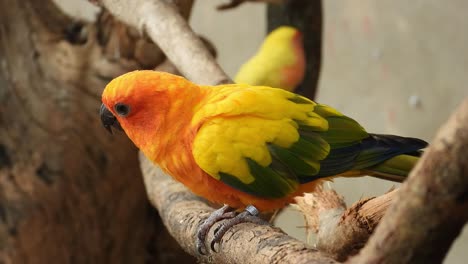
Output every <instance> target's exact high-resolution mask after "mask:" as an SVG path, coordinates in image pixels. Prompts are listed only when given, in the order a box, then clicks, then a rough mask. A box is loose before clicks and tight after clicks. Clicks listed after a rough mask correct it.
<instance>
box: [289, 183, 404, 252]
mask: <svg viewBox="0 0 468 264" xmlns="http://www.w3.org/2000/svg"><path fill="white" fill-rule="evenodd" d="M396 193H397V190H393V191H390V192H388V193H386V194H384V195H382V196H379V197H373V198H367V199H362V200H360V201H358V202H357V203H355V204H354V205H353V206H351V207H350V208H348V209H346V205H345V203H344V201H343V197H342V196H340V195H338V194H337V193H336V192H335V191H334V190H324V189H323V188H322V187H319V188H317V190H316V191H315V192H313V193H306V194H305V195H304V196H301V197H296V198H295V201H296V203H297V205H296V207H298V208H299V210H300V211H301V212H302V213H303V214H304V217H305V220H306V225H307V227H308V228H310V229H312V230H313V231H314V232H315V233H317V242H316V248H317V249H318V250H320V251H323V252H325V253H327V254H329V255H330V256H332V257H333V258H334V259H336V260H338V261H344V260H346V259H347V258H348V257H349V256H353V255H355V254H357V253H358V252H359V250H360V249H361V248H362V247H363V246H364V245H365V243H366V242H367V240H368V239H369V237H370V236H371V234H372V233H373V231H374V229H375V228H376V227H377V224H378V223H379V222H380V219H382V217H383V216H384V214H385V212H386V210H387V208H388V207H389V206H390V204H391V201H392V199H393V198H394V197H395V195H396Z"/></svg>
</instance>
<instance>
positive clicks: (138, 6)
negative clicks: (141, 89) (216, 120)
mask: <svg viewBox="0 0 468 264" xmlns="http://www.w3.org/2000/svg"><path fill="white" fill-rule="evenodd" d="M101 2H102V4H103V5H104V7H105V8H107V9H108V10H109V11H110V12H111V13H112V14H113V15H115V16H117V17H118V18H119V19H121V20H122V21H124V22H125V23H127V24H129V25H131V26H133V27H136V28H137V29H139V30H140V32H143V33H146V34H147V35H148V36H149V37H150V38H151V39H152V40H153V41H154V42H155V43H156V44H158V46H159V47H160V48H161V50H162V51H163V52H164V53H165V54H166V56H167V58H168V59H169V60H170V61H171V62H172V63H173V64H174V65H175V66H176V67H177V69H178V70H179V71H180V72H181V73H182V74H183V75H184V76H186V77H187V78H188V79H190V80H192V81H194V82H196V83H200V84H221V83H230V82H232V81H231V79H230V78H229V77H228V76H227V74H226V73H225V72H224V71H223V70H222V69H221V67H220V66H219V65H218V63H217V62H216V61H215V59H214V58H213V56H212V55H211V54H210V52H209V51H208V49H207V48H206V47H205V45H204V44H203V42H202V41H201V40H200V38H199V37H198V36H197V35H196V34H195V33H194V32H193V31H192V30H191V29H190V26H189V25H188V23H187V21H186V20H185V19H184V18H183V17H182V16H181V15H180V14H179V12H178V11H177V8H176V6H175V5H174V4H172V3H169V2H166V1H163V0H151V1H149V0H102V1H101Z"/></svg>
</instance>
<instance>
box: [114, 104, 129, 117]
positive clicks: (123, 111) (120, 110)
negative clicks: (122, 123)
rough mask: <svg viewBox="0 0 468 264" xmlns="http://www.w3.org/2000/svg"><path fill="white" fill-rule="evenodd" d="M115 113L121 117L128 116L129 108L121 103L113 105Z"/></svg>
mask: <svg viewBox="0 0 468 264" xmlns="http://www.w3.org/2000/svg"><path fill="white" fill-rule="evenodd" d="M114 110H115V112H116V113H117V114H118V115H119V116H122V117H126V116H128V114H130V106H129V105H126V104H123V103H116V104H115V105H114Z"/></svg>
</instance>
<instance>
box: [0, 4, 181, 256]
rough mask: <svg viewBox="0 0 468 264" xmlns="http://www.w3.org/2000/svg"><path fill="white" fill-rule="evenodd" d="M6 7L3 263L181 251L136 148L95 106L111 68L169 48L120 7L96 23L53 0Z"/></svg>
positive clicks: (156, 56)
mask: <svg viewBox="0 0 468 264" xmlns="http://www.w3.org/2000/svg"><path fill="white" fill-rule="evenodd" d="M0 8H1V10H2V11H0V12H1V15H0V36H1V41H0V58H1V63H0V66H1V71H0V101H1V106H0V262H1V263H50V262H51V261H53V262H56V263H130V262H131V263H143V262H145V261H155V262H158V263H167V261H168V260H169V261H171V260H172V261H175V260H177V259H180V258H179V257H178V256H172V255H170V253H165V251H167V248H166V249H165V248H161V246H160V243H159V241H160V240H162V239H166V241H164V243H167V244H171V242H170V241H167V238H168V236H167V235H164V234H163V233H162V232H163V228H162V226H161V225H159V226H158V223H157V222H156V221H157V218H156V214H155V213H154V212H152V209H151V206H150V205H149V203H148V202H147V199H146V197H145V192H144V185H143V182H142V180H141V177H140V175H141V173H140V171H139V166H138V160H137V157H136V153H137V152H136V149H135V148H134V147H133V146H132V144H131V143H130V142H129V140H127V139H126V138H125V137H109V135H107V133H106V132H105V131H104V130H103V129H102V127H101V124H100V121H99V118H98V115H97V113H98V109H99V105H100V93H101V91H102V89H103V87H104V86H105V84H106V83H107V82H108V81H109V80H110V79H112V78H113V77H115V76H117V75H119V74H122V73H124V72H127V71H130V70H133V69H137V68H144V67H154V66H155V65H157V64H158V63H159V62H160V61H161V60H162V59H163V58H164V56H162V54H161V52H160V51H159V50H158V49H157V48H155V45H154V44H151V42H148V41H145V40H142V39H141V38H138V37H137V36H135V35H133V34H132V33H131V32H132V30H129V29H128V28H127V27H126V26H124V25H122V24H119V23H117V22H115V21H114V20H113V19H112V18H111V17H106V16H102V17H101V19H100V20H99V21H98V22H97V23H96V24H92V25H91V24H90V25H87V24H84V23H81V22H79V21H75V20H72V19H71V18H69V17H67V16H66V15H64V14H63V13H62V12H61V11H60V10H58V9H57V7H56V6H55V5H54V4H53V3H52V1H33V0H30V1H7V0H0ZM117 44H118V45H117ZM140 45H141V46H145V47H144V48H143V49H139V48H138V47H141V46H140ZM138 50H139V51H140V52H139V51H138ZM141 51H144V52H143V53H144V54H143V53H142V52H141ZM138 54H141V55H142V57H139V55H138ZM138 58H141V59H144V61H142V60H140V59H138ZM148 58H152V59H148ZM151 240H154V241H151ZM150 243H152V244H151V248H148V245H149V244H150ZM172 245H175V244H174V243H172ZM175 247H177V245H175ZM157 250H163V251H161V252H157ZM148 251H149V252H148ZM151 254H153V255H152V256H151ZM163 258H166V260H165V261H164V260H163Z"/></svg>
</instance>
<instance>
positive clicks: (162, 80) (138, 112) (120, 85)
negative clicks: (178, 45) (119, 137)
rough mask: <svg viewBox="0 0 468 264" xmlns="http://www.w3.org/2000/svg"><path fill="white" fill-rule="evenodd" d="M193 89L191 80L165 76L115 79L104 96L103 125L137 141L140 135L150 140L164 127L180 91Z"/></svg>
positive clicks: (133, 75) (135, 75)
mask: <svg viewBox="0 0 468 264" xmlns="http://www.w3.org/2000/svg"><path fill="white" fill-rule="evenodd" d="M191 86H194V84H192V83H191V82H189V81H188V80H186V79H184V78H182V77H180V76H176V75H172V74H169V73H164V72H157V71H149V70H145V71H133V72H129V73H126V74H123V75H121V76H119V77H117V78H115V79H113V80H112V81H111V82H110V83H109V84H108V85H107V86H106V88H105V89H104V92H103V93H102V103H103V104H102V105H101V110H100V115H101V121H102V124H103V125H104V127H105V128H106V129H107V130H109V132H112V129H111V127H114V128H118V129H123V130H124V131H125V132H126V133H127V135H128V136H129V137H130V138H131V139H132V140H134V141H135V139H136V137H138V136H140V135H144V134H146V135H147V136H149V135H148V133H150V131H151V133H156V132H157V131H158V128H159V127H160V126H161V125H163V124H164V120H165V117H166V116H167V114H168V112H169V111H170V108H171V103H172V102H171V101H173V99H174V98H176V97H177V95H178V91H182V90H181V89H183V90H185V89H187V88H188V89H190V87H191ZM145 131H147V132H148V133H145ZM135 143H136V142H135ZM137 145H138V144H137Z"/></svg>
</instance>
